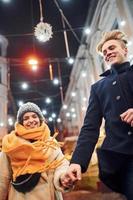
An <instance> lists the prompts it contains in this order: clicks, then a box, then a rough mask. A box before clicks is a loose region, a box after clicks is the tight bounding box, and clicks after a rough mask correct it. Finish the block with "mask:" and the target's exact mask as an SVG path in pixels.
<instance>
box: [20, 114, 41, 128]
mask: <svg viewBox="0 0 133 200" xmlns="http://www.w3.org/2000/svg"><path fill="white" fill-rule="evenodd" d="M40 125H41V122H40V119H39V117H38V115H37V114H36V113H34V112H27V113H25V114H24V115H23V126H24V127H25V128H26V129H32V128H37V127H39V126H40Z"/></svg>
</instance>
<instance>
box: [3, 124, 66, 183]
mask: <svg viewBox="0 0 133 200" xmlns="http://www.w3.org/2000/svg"><path fill="white" fill-rule="evenodd" d="M56 136H57V134H55V135H54V136H53V137H50V130H49V128H48V126H47V125H46V124H45V123H42V125H41V126H40V127H38V128H33V129H30V130H28V129H25V128H24V126H22V125H21V124H18V123H16V124H15V130H14V131H12V132H11V133H10V134H8V135H6V136H5V137H4V138H3V141H2V151H3V152H5V153H6V154H7V155H8V156H9V158H10V161H11V167H12V170H13V180H16V177H18V176H20V175H24V174H27V173H29V174H33V173H35V172H44V171H46V170H48V169H55V168H56V167H58V166H59V165H60V164H61V162H62V160H63V159H64V158H63V159H61V160H53V161H49V159H48V158H49V156H50V155H51V154H52V151H53V150H54V149H56V148H58V147H60V146H61V143H59V142H57V141H56V140H55V137H56ZM31 139H32V140H35V141H34V142H32V143H31V142H30V141H29V140H31Z"/></svg>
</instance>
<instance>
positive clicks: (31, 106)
mask: <svg viewBox="0 0 133 200" xmlns="http://www.w3.org/2000/svg"><path fill="white" fill-rule="evenodd" d="M27 112H34V113H36V114H37V115H38V117H39V119H40V122H42V121H44V117H43V114H42V111H41V110H40V108H39V107H38V105H36V104H35V103H32V102H27V103H25V104H23V105H22V106H20V108H19V109H18V112H17V122H18V123H20V124H23V115H24V114H25V113H27Z"/></svg>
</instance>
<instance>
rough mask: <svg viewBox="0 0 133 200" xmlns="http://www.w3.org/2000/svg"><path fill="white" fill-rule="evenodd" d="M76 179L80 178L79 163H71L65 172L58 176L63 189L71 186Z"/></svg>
mask: <svg viewBox="0 0 133 200" xmlns="http://www.w3.org/2000/svg"><path fill="white" fill-rule="evenodd" d="M78 180H81V167H80V165H79V164H71V165H70V166H69V168H68V170H67V172H66V173H65V174H63V175H62V176H61V178H60V182H61V185H62V186H63V188H65V189H69V188H72V187H73V186H74V185H75V183H76V182H77V181H78Z"/></svg>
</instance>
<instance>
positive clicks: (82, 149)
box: [70, 86, 102, 172]
mask: <svg viewBox="0 0 133 200" xmlns="http://www.w3.org/2000/svg"><path fill="white" fill-rule="evenodd" d="M101 122H102V111H101V107H100V103H99V100H98V97H97V95H96V93H95V91H94V88H93V86H92V88H91V93H90V98H89V105H88V108H87V111H86V116H85V119H84V124H83V126H82V128H81V131H80V135H79V138H78V141H77V146H76V148H75V151H74V153H73V156H72V159H71V161H70V162H71V163H75V164H79V165H80V166H81V169H82V172H85V171H86V170H87V168H88V164H89V162H90V159H91V156H92V153H93V151H94V148H95V145H96V143H97V140H98V137H99V129H100V126H101Z"/></svg>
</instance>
